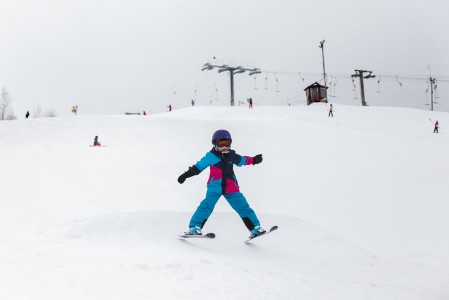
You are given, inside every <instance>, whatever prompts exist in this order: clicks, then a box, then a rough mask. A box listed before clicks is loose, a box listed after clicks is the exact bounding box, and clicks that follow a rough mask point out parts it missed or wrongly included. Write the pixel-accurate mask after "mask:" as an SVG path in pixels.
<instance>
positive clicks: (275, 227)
mask: <svg viewBox="0 0 449 300" xmlns="http://www.w3.org/2000/svg"><path fill="white" fill-rule="evenodd" d="M278 228H279V227H278V226H277V225H274V226H273V227H271V229H270V231H273V230H277V229H278Z"/></svg>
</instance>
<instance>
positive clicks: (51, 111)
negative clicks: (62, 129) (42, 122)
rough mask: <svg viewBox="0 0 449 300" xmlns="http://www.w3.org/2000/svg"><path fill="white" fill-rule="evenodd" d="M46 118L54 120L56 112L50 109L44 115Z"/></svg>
mask: <svg viewBox="0 0 449 300" xmlns="http://www.w3.org/2000/svg"><path fill="white" fill-rule="evenodd" d="M45 116H46V117H47V118H55V117H57V114H56V111H55V110H54V109H50V110H48V111H47V112H46V113H45Z"/></svg>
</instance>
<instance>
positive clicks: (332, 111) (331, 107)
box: [328, 104, 334, 118]
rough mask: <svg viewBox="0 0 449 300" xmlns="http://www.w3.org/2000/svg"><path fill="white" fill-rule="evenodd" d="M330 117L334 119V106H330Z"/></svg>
mask: <svg viewBox="0 0 449 300" xmlns="http://www.w3.org/2000/svg"><path fill="white" fill-rule="evenodd" d="M328 117H332V118H333V117H334V108H333V106H332V104H331V105H330V106H329V115H328Z"/></svg>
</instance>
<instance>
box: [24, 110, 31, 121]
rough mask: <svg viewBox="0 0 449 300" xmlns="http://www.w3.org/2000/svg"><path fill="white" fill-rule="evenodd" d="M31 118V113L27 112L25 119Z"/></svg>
mask: <svg viewBox="0 0 449 300" xmlns="http://www.w3.org/2000/svg"><path fill="white" fill-rule="evenodd" d="M29 117H30V112H29V111H27V113H26V115H25V119H28V118H29Z"/></svg>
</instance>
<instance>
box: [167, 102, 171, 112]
mask: <svg viewBox="0 0 449 300" xmlns="http://www.w3.org/2000/svg"><path fill="white" fill-rule="evenodd" d="M167 108H168V111H169V112H170V111H171V109H172V106H171V104H169V105H168V106H167Z"/></svg>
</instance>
